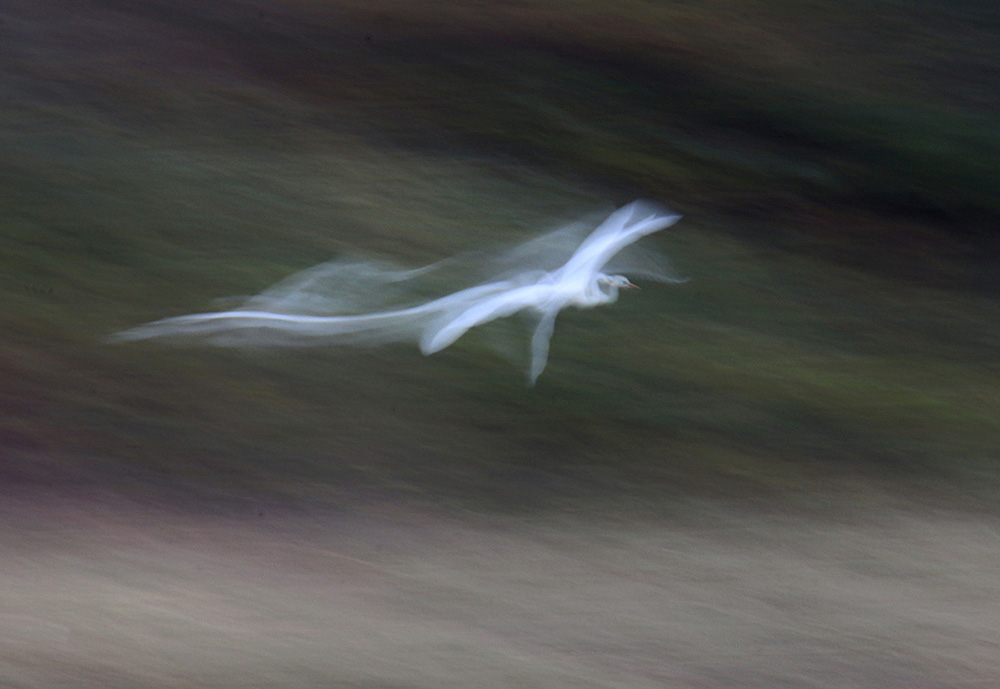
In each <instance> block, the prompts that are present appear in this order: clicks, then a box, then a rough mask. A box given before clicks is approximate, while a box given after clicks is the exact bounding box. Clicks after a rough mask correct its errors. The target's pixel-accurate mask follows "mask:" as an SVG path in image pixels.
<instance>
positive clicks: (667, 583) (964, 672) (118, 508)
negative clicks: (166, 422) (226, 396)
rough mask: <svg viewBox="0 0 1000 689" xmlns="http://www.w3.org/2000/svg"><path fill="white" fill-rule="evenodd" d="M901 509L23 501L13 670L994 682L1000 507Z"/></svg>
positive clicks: (20, 683)
mask: <svg viewBox="0 0 1000 689" xmlns="http://www.w3.org/2000/svg"><path fill="white" fill-rule="evenodd" d="M887 500H888V499H887ZM872 502H873V501H872V500H871V496H870V495H869V496H868V504H869V505H870V504H872ZM875 502H878V501H875ZM888 502H890V503H892V502H894V504H883V505H882V506H880V507H878V508H876V509H872V508H870V507H869V508H863V509H862V508H858V509H856V510H855V509H852V508H851V507H850V506H849V499H845V501H844V502H842V503H841V504H840V505H839V506H838V507H837V508H836V509H831V510H830V511H831V512H833V513H835V514H833V515H832V516H830V517H828V518H822V519H818V518H816V517H803V516H801V515H796V514H791V513H779V512H777V511H772V512H771V513H769V514H765V513H763V512H762V511H761V509H759V508H754V509H744V510H740V509H736V508H734V507H733V506H732V505H730V506H724V505H721V504H717V503H713V502H710V501H704V500H703V501H694V500H691V501H690V502H688V503H687V504H684V505H677V504H674V505H672V506H669V507H667V508H665V509H667V510H670V511H671V512H672V514H670V515H664V514H663V513H662V510H660V515H659V516H658V517H652V516H648V517H643V516H639V515H637V514H636V515H633V516H623V515H620V514H619V515H615V514H610V513H608V512H605V513H603V514H601V515H599V516H593V515H590V514H588V513H586V512H585V511H582V510H581V511H579V512H574V513H570V512H566V511H564V512H562V513H560V514H549V515H538V516H533V517H527V516H519V517H515V516H497V515H492V516H491V515H484V514H477V513H471V512H467V511H459V510H453V509H449V508H443V507H426V506H424V507H421V506H417V505H413V504H402V503H400V502H384V501H383V502H377V501H375V500H371V501H369V502H368V503H367V504H358V505H354V506H351V507H349V508H346V507H341V508H340V509H328V508H326V509H324V508H302V507H297V508H290V507H288V506H284V507H260V506H248V505H233V506H230V507H226V508H217V509H214V510H206V509H204V508H201V509H193V508H192V509H186V510H183V511H179V510H177V509H175V508H168V507H164V506H162V505H160V506H151V505H148V504H146V505H144V504H140V503H137V502H135V501H131V500H130V499H129V498H127V497H125V496H122V495H115V494H110V493H102V492H100V491H95V492H93V493H92V494H90V495H84V496H81V495H74V496H67V495H62V496H60V497H58V498H54V497H52V498H46V497H38V496H36V497H34V498H30V497H20V498H13V499H12V498H6V499H5V500H4V501H3V503H2V515H0V516H2V526H0V547H2V549H3V550H2V552H3V554H4V556H3V558H2V560H0V596H2V597H0V648H2V649H3V650H2V653H0V685H2V686H4V687H46V688H48V689H55V688H58V687H111V686H116V687H117V686H121V687H220V688H221V687H312V686H316V687H319V686H322V687H334V686H335V687H432V688H439V687H456V688H458V687H461V688H466V687H720V688H721V687H900V688H904V687H905V688H906V689H921V688H928V689H930V688H935V689H936V688H938V687H987V686H995V685H994V684H993V682H995V681H996V680H997V678H1000V642H998V638H1000V637H998V634H997V631H998V628H1000V627H998V621H1000V567H998V565H1000V521H998V520H997V519H996V518H995V517H983V516H971V515H964V514H958V513H949V512H947V511H943V510H940V509H937V510H932V509H930V508H927V509H919V508H918V506H917V505H915V504H914V503H907V502H905V501H902V500H895V501H888Z"/></svg>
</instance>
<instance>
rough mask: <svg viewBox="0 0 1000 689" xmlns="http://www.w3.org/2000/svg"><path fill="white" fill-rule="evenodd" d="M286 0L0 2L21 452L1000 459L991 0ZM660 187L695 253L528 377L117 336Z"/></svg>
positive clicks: (615, 471) (435, 470)
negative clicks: (95, 6) (677, 279)
mask: <svg viewBox="0 0 1000 689" xmlns="http://www.w3.org/2000/svg"><path fill="white" fill-rule="evenodd" d="M119 5H120V6H119ZM272 5H273V6H272ZM272 5H268V6H266V7H265V5H262V4H261V3H257V4H256V5H254V6H253V7H251V6H249V5H244V4H242V3H240V2H233V3H209V4H205V3H194V2H191V3H188V2H183V1H178V2H167V1H163V2H151V3H142V6H141V7H139V8H136V7H132V6H131V5H129V4H127V3H106V4H104V5H103V7H104V9H103V10H95V12H94V14H93V15H90V16H89V17H88V18H87V19H86V20H85V21H84V24H85V26H83V27H82V28H83V29H84V30H85V33H86V34H87V36H88V40H80V39H79V35H78V30H79V29H80V28H81V27H79V25H78V17H77V16H76V14H75V12H74V10H73V8H72V3H65V4H64V6H62V8H61V9H60V4H59V3H51V8H50V9H49V10H47V11H44V12H43V11H42V10H38V9H36V8H35V6H34V5H33V4H32V3H29V2H20V1H16V2H12V3H10V4H9V8H8V9H5V10H4V18H5V22H4V24H3V29H2V30H3V31H5V32H7V33H9V34H10V36H9V40H7V41H5V42H4V47H3V48H2V49H0V64H2V66H3V67H4V69H3V70H2V73H3V74H4V75H5V76H4V77H3V78H2V81H0V95H2V96H3V103H4V104H5V105H4V106H3V108H2V110H0V123H2V125H3V127H2V128H0V149H2V150H3V153H4V155H3V156H2V160H3V161H4V162H3V163H2V164H0V194H2V208H3V213H2V215H0V238H2V240H3V246H4V250H3V252H0V299H2V303H3V309H2V315H0V324H2V328H3V332H4V336H3V339H2V340H0V380H3V385H2V388H0V405H2V407H0V408H2V409H3V414H2V415H0V443H2V446H3V448H4V455H5V459H4V460H3V461H4V464H3V471H4V473H5V475H6V476H7V477H8V478H9V481H8V482H9V483H10V482H16V481H27V482H29V483H32V484H48V483H52V482H55V483H57V484H60V485H61V484H62V483H66V484H67V485H77V484H78V483H81V482H82V483H88V482H92V481H101V482H111V483H113V482H115V481H118V480H123V481H126V482H127V483H128V485H129V486H130V487H131V488H130V489H133V488H134V486H135V485H144V486H146V490H149V491H151V492H156V491H158V490H166V488H167V487H168V486H180V487H188V488H190V487H192V486H197V488H198V490H205V491H209V492H215V491H219V492H230V491H231V492H239V491H241V490H244V489H246V490H249V489H253V490H257V491H265V490H272V491H275V492H277V493H294V494H297V495H315V496H319V497H324V496H329V495H331V494H336V492H337V491H338V490H360V489H375V490H380V491H401V492H409V491H416V492H419V493H422V494H428V495H430V496H432V497H434V498H435V499H439V498H440V499H456V500H461V501H462V502H463V504H478V503H481V502H482V501H495V504H497V505H528V506H543V505H552V504H559V503H560V501H562V500H563V499H566V500H571V499H573V498H576V497H580V496H585V497H590V498H594V499H599V498H612V499H614V498H616V497H620V496H621V495H622V494H629V495H632V496H634V497H635V499H637V500H641V499H643V498H644V497H649V498H657V497H659V496H662V495H663V494H664V493H665V492H668V491H674V490H698V491H702V490H703V491H714V492H717V491H729V490H734V491H740V492H741V494H742V493H745V492H748V491H751V492H752V491H756V490H769V491H778V492H782V493H785V494H787V495H793V494H804V495H809V494H810V493H811V492H813V491H817V490H820V489H824V488H829V487H830V486H838V485H840V484H841V483H842V482H843V481H846V480H848V479H850V478H852V477H857V476H865V477H867V478H869V479H872V480H878V481H881V482H884V484H885V485H887V486H908V487H919V488H921V489H924V488H927V487H928V486H934V485H943V484H947V485H957V486H961V487H963V489H964V490H972V491H973V492H975V493H976V494H977V495H981V496H984V497H985V496H987V495H989V494H990V491H991V490H992V489H993V487H995V485H996V479H997V477H998V475H1000V473H998V470H997V465H996V461H997V451H998V448H1000V416H998V415H997V414H996V397H997V391H998V390H1000V366H998V364H997V357H996V354H997V351H998V350H997V342H998V335H1000V332H998V331H1000V325H998V324H1000V308H998V304H997V302H996V298H995V290H996V287H997V284H998V283H997V278H996V266H997V262H996V259H995V257H993V256H992V255H991V254H990V253H989V250H990V249H989V248H990V246H991V245H992V244H993V243H995V241H996V235H995V229H993V225H994V224H995V223H996V221H997V220H998V219H1000V200H998V199H1000V197H998V196H997V195H996V193H995V190H994V189H993V188H992V186H991V182H992V179H993V178H994V177H995V173H994V171H993V168H994V167H995V163H996V160H997V159H998V157H1000V135H998V133H997V129H996V126H995V124H994V121H993V120H994V119H995V112H996V110H995V108H996V106H997V105H998V98H997V93H996V86H995V84H996V79H995V78H992V79H991V78H988V77H989V75H992V76H993V77H995V76H996V69H997V66H996V62H995V55H996V54H998V52H1000V46H998V45H997V43H998V42H1000V38H998V35H1000V32H997V31H995V29H996V27H997V12H996V10H995V9H994V5H993V4H991V3H978V4H977V3H963V9H962V10H958V9H954V7H953V6H952V5H950V4H947V3H944V2H940V3H939V2H924V3H916V6H917V9H915V10H913V11H912V12H907V13H906V14H900V12H901V10H899V9H898V8H897V7H896V4H895V3H891V2H874V3H826V2H811V3H784V2H780V1H778V0H774V1H771V2H766V1H762V2H758V3H732V2H722V1H716V2H701V3H646V2H640V1H638V0H634V1H632V2H626V3H616V4H615V5H614V8H611V6H610V5H606V4H602V3H590V2H577V3H562V2H560V3H555V2H543V1H541V0H540V1H539V2H537V3H528V4H527V5H525V4H524V3H517V4H516V7H515V6H513V5H512V6H511V7H507V6H506V5H505V4H504V3H493V4H491V5H490V7H488V8H484V7H477V8H476V10H475V11H473V10H471V9H466V7H467V5H466V3H454V4H451V3H442V4H441V8H440V11H439V12H435V14H434V16H433V17H428V16H424V15H423V12H422V11H419V10H417V9H413V8H414V7H419V4H413V5H410V4H406V6H405V7H398V6H397V3H379V2H375V3H368V4H366V7H365V9H364V10H361V9H358V8H357V7H355V6H353V5H354V4H353V3H343V4H340V3H310V2H306V1H305V0H302V1H301V2H294V1H289V2H281V3H277V2H276V3H272ZM848 5H850V7H848ZM259 6H260V7H265V9H264V10H261V9H260V8H259ZM963 13H964V14H963ZM43 15H44V16H43ZM990 27H992V28H993V29H994V30H993V31H990V30H989V29H990ZM637 196H651V197H655V198H659V199H662V200H663V201H665V202H667V203H669V204H671V205H675V206H676V207H677V208H678V209H679V210H681V211H683V212H684V213H685V215H686V218H685V220H684V221H683V222H682V223H681V224H680V225H678V226H677V228H676V229H674V230H671V231H669V232H668V233H663V235H662V236H657V237H655V238H653V239H652V240H650V241H651V243H653V244H655V245H656V246H658V247H659V248H662V249H663V250H664V251H665V252H666V253H667V254H668V255H670V256H671V258H672V259H673V261H674V263H675V264H676V265H677V266H678V268H679V270H680V271H681V272H682V273H684V274H687V275H690V276H691V277H692V281H691V282H689V283H686V284H684V285H681V286H662V287H661V286H651V287H650V288H648V289H645V290H643V291H642V292H641V293H638V294H637V295H632V294H629V295H625V297H624V298H623V299H622V300H621V301H620V302H619V303H618V304H617V305H615V306H614V307H613V308H606V309H601V310H597V311H592V312H580V313H572V314H566V315H565V316H564V317H561V318H560V321H559V323H558V325H557V330H556V335H555V338H554V340H553V351H552V357H551V361H550V367H549V369H548V370H547V371H546V373H545V374H544V376H543V377H542V379H541V380H540V381H539V385H538V386H537V388H534V389H532V388H528V387H526V386H525V384H524V375H523V370H522V368H518V367H515V366H511V364H510V362H508V361H507V360H506V359H505V358H504V357H503V356H499V355H498V354H497V353H496V351H495V350H494V349H493V348H492V346H491V338H490V337H488V336H487V335H483V334H477V335H473V336H470V337H468V338H467V339H464V340H462V341H460V342H459V343H458V344H457V345H456V346H455V347H453V348H452V349H449V350H446V351H445V352H443V353H441V354H439V355H436V356H434V357H430V358H426V359H425V358H424V357H422V356H420V354H419V353H418V352H416V351H414V350H413V349H412V348H407V347H385V348H381V349H376V350H363V349H357V350H352V349H326V348H321V349H314V350H295V351H287V350H283V351H273V352H238V351H228V350H211V349H196V348H172V347H169V346H165V345H162V344H158V343H148V344H142V345H135V346H121V345H110V344H107V343H106V342H105V340H104V338H105V336H106V335H108V334H110V333H112V332H114V331H116V330H119V329H122V328H125V327H128V326H131V325H135V324H137V323H140V322H143V321H146V320H151V319H155V318H159V317H163V316H167V315H174V314H179V313H186V312H191V311H196V310H204V309H208V308H210V307H211V305H212V300H213V299H215V298H217V297H223V296H227V295H246V294H252V293H254V292H257V291H259V290H260V289H262V288H264V287H266V286H268V285H269V284H271V283H273V282H274V281H276V280H278V279H280V278H281V277H283V276H285V275H287V274H289V273H292V272H294V271H296V270H299V269H302V268H305V267H307V266H310V265H313V264H315V263H318V262H320V261H323V260H326V259H328V258H330V257H332V256H334V255H336V254H338V253H341V252H349V253H367V254H373V255H381V256H386V257H389V258H392V259H394V260H397V261H399V262H404V263H412V264H415V265H417V264H420V263H423V262H428V261H431V260H434V259H436V258H440V257H443V256H446V255H450V254H452V253H455V252H457V251H461V250H466V249H479V248H489V247H492V246H496V245H505V244H512V243H515V242H517V241H520V240H522V239H524V238H526V237H529V236H532V234H534V233H535V232H537V231H539V230H541V229H546V228H548V227H551V225H552V223H553V222H554V221H557V220H558V219H560V218H566V217H572V216H573V215H575V214H577V213H580V212H587V211H590V210H592V209H593V208H594V207H595V206H599V204H601V203H605V202H607V201H608V200H614V201H615V202H623V201H628V200H631V199H632V198H634V197H637ZM991 233H992V234H991ZM503 335H504V336H509V335H510V333H509V332H508V331H507V330H504V331H503ZM521 344H522V345H523V346H527V343H526V338H524V339H523V340H521ZM12 485H20V483H13V484H12Z"/></svg>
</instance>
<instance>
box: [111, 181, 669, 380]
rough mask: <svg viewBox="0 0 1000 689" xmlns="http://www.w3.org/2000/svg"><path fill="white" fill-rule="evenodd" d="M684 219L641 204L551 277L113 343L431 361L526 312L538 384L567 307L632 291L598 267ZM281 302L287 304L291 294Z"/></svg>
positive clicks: (235, 317)
mask: <svg viewBox="0 0 1000 689" xmlns="http://www.w3.org/2000/svg"><path fill="white" fill-rule="evenodd" d="M679 219H680V216H679V215H676V214H673V213H669V212H664V211H663V210H662V209H660V208H659V207H657V206H655V205H653V204H650V203H648V202H643V201H636V202H633V203H631V204H629V205H627V206H624V207H622V208H620V209H618V210H617V211H615V212H614V213H612V214H611V215H610V216H609V217H608V218H607V219H606V220H605V221H604V222H602V223H601V224H600V225H598V226H597V227H596V228H595V229H594V230H593V231H592V232H591V233H590V234H589V235H588V236H587V237H586V238H585V239H584V240H583V241H582V242H581V243H580V245H579V246H578V247H577V248H576V250H575V251H574V252H573V253H572V255H571V256H570V257H569V258H568V260H566V261H565V262H564V263H563V264H561V265H560V266H558V267H557V268H555V269H554V270H543V269H531V270H522V271H520V272H517V273H516V274H513V275H510V276H507V277H504V278H502V279H495V280H492V281H489V282H485V283H483V284H478V285H474V286H472V287H468V288H465V289H462V290H459V291H457V292H453V293H451V294H448V295H445V296H442V297H439V298H437V299H432V300H430V301H426V302H424V303H420V304H417V305H414V306H408V307H403V308H396V309H386V310H381V311H374V312H368V313H360V314H336V313H333V314H328V313H321V314H317V313H296V312H291V313H287V312H283V311H279V310H267V309H258V308H241V309H234V310H230V311H220V312H215V313H199V314H192V315H187V316H177V317H174V318H165V319H162V320H159V321H154V322H152V323H147V324H145V325H141V326H138V327H136V328H133V329H131V330H127V331H125V332H123V333H120V334H119V335H118V336H117V338H116V339H118V340H119V341H133V340H144V339H149V338H157V337H171V338H177V337H182V338H200V339H203V340H205V341H207V342H209V343H212V344H218V345H228V346H241V345H258V344H279V345H301V344H323V343H334V344H338V343H339V344H360V343H368V342H387V341H401V340H412V339H415V340H416V341H417V342H418V344H419V346H420V350H421V352H423V353H424V354H433V353H435V352H438V351H440V350H442V349H444V348H446V347H448V346H449V345H451V344H452V343H454V342H455V341H456V340H458V339H459V338H460V337H461V336H462V335H464V334H465V333H466V332H468V331H469V330H470V329H471V328H474V327H476V326H478V325H482V324H484V323H488V322H490V321H493V320H496V319H498V318H504V317H507V316H511V315H514V314H515V313H518V312H522V311H527V312H528V313H529V314H531V315H533V316H534V317H536V318H537V319H538V323H537V325H536V327H535V332H534V333H533V335H532V347H531V350H532V361H531V368H530V371H529V379H530V382H531V383H532V384H534V382H535V380H537V378H538V376H539V375H540V374H541V372H542V370H543V369H544V368H545V364H546V361H547V359H548V349H549V340H550V339H551V336H552V332H553V329H554V326H555V319H556V316H557V315H558V313H559V312H560V311H561V310H562V309H564V308H566V307H568V306H574V307H577V308H592V307H595V306H600V305H602V304H608V303H611V302H614V301H616V300H617V299H618V292H619V290H620V289H627V288H634V287H635V285H633V284H632V283H631V282H630V281H629V280H628V278H626V277H625V276H623V275H608V274H605V273H602V272H600V270H601V268H603V267H604V266H605V265H606V264H607V263H608V261H609V260H611V259H612V257H614V256H615V255H616V254H617V253H618V252H619V251H621V250H622V249H623V248H625V247H626V246H628V245H629V244H632V243H633V242H635V241H637V240H639V239H640V238H642V237H644V236H646V235H648V234H651V233H653V232H657V231H659V230H662V229H665V228H667V227H670V226H671V225H673V224H674V223H676V222H677V221H678V220H679ZM413 272H416V271H413ZM393 274H394V275H396V274H399V273H393ZM663 279H667V280H671V281H676V280H675V279H673V278H663ZM316 280H317V277H316V275H310V276H308V278H307V279H306V280H303V285H312V284H313V283H314V282H315V281H316ZM393 280H394V279H393ZM293 284H294V283H293ZM286 292H288V290H286ZM291 292H293V293H294V289H293V290H291ZM265 294H266V293H265ZM283 298H284V299H285V300H286V301H287V294H285V297H283ZM251 302H253V300H251Z"/></svg>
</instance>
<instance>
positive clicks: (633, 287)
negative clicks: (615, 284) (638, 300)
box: [626, 282, 639, 289]
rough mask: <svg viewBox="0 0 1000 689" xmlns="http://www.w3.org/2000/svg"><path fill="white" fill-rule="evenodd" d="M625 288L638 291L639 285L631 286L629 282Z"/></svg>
mask: <svg viewBox="0 0 1000 689" xmlns="http://www.w3.org/2000/svg"><path fill="white" fill-rule="evenodd" d="M626 287H628V288H629V289H639V285H636V284H633V283H631V282H630V283H628V284H627V285H626Z"/></svg>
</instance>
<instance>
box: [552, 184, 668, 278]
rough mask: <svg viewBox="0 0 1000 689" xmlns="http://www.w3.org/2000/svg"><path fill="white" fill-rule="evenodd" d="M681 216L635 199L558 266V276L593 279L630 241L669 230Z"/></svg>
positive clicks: (611, 216)
mask: <svg viewBox="0 0 1000 689" xmlns="http://www.w3.org/2000/svg"><path fill="white" fill-rule="evenodd" d="M680 219H681V216H680V215H677V214H676V213H672V212H671V211H669V210H667V209H666V208H663V207H661V206H658V205H656V204H654V203H651V202H649V201H633V202H632V203H630V204H628V205H627V206H622V207H621V208H619V209H618V210H617V211H615V212H614V213H612V214H611V215H610V216H608V219H607V220H605V221H604V222H602V223H601V224H600V225H598V226H597V228H596V229H595V230H594V231H593V232H592V233H591V234H590V236H589V237H587V238H586V239H585V240H583V243H582V244H580V247H579V248H578V249H577V250H576V252H575V253H574V254H573V255H572V256H571V257H570V259H569V260H568V261H567V262H566V263H565V265H563V266H562V267H561V268H560V269H559V271H558V279H559V280H572V279H575V278H584V279H587V278H590V277H592V276H593V275H595V274H596V273H597V272H598V271H600V270H601V269H602V268H603V267H604V265H605V264H606V263H607V262H608V261H610V260H611V258H612V257H613V256H614V255H615V254H617V253H618V252H619V251H621V250H622V249H624V248H625V247H626V246H628V245H629V244H632V243H633V242H636V241H638V240H639V239H641V238H642V237H645V236H646V235H648V234H652V233H653V232H658V231H660V230H663V229H666V228H668V227H670V226H671V225H673V224H674V223H676V222H677V221H678V220H680Z"/></svg>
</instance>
